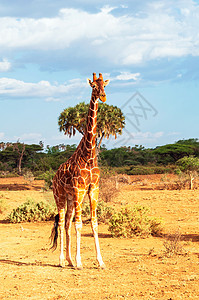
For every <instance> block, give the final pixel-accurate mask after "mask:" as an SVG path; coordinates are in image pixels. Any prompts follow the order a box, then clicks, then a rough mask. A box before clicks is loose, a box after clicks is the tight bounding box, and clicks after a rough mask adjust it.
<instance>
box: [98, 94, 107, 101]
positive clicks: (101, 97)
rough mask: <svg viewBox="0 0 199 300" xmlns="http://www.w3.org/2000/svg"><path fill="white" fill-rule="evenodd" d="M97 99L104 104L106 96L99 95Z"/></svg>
mask: <svg viewBox="0 0 199 300" xmlns="http://www.w3.org/2000/svg"><path fill="white" fill-rule="evenodd" d="M99 98H100V100H101V101H102V102H106V94H101V95H100V97H99Z"/></svg>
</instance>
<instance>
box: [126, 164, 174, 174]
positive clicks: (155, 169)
mask: <svg viewBox="0 0 199 300" xmlns="http://www.w3.org/2000/svg"><path fill="white" fill-rule="evenodd" d="M172 171H173V169H172V168H171V167H169V166H167V167H165V166H155V165H148V166H142V165H140V166H135V167H132V168H131V169H130V170H128V171H127V174H128V175H151V174H164V173H172Z"/></svg>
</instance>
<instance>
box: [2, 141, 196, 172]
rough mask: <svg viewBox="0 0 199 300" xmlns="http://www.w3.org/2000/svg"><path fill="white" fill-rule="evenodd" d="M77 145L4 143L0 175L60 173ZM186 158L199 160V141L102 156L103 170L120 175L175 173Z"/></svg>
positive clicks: (122, 150)
mask: <svg viewBox="0 0 199 300" xmlns="http://www.w3.org/2000/svg"><path fill="white" fill-rule="evenodd" d="M76 147H77V146H76V145H64V144H60V145H57V146H47V147H45V148H44V145H43V143H42V142H40V143H39V144H32V145H28V144H24V143H20V142H19V141H18V142H16V143H3V142H2V143H0V172H1V173H2V172H3V173H17V174H19V175H21V174H23V173H24V172H25V171H27V170H30V171H31V172H32V173H33V174H34V176H37V175H38V174H41V173H44V172H46V171H50V170H53V171H55V170H57V168H58V167H59V165H60V164H61V163H63V162H65V161H66V160H67V159H68V158H69V157H70V156H71V155H72V154H73V153H74V151H75V149H76ZM184 157H196V158H199V140H198V139H187V140H179V141H177V142H175V143H173V144H167V145H164V146H159V147H155V148H145V147H143V146H141V145H135V146H133V147H130V146H129V147H119V148H114V149H110V150H109V149H106V147H105V145H102V146H101V147H100V152H99V155H98V160H99V165H100V167H101V168H109V169H110V168H112V169H114V170H115V171H116V172H118V173H126V174H152V173H164V172H172V170H173V169H174V166H175V165H176V163H177V162H178V161H179V160H180V159H182V158H184Z"/></svg>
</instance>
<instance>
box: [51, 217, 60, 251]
mask: <svg viewBox="0 0 199 300" xmlns="http://www.w3.org/2000/svg"><path fill="white" fill-rule="evenodd" d="M58 223H59V215H58V214H57V215H56V216H55V223H54V226H53V229H52V231H51V236H50V243H51V244H52V247H51V248H50V249H52V250H53V251H55V250H56V248H57V238H58V225H59V224H58Z"/></svg>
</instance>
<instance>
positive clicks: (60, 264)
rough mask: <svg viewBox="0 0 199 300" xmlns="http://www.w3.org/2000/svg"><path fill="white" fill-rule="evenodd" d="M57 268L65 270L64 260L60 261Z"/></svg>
mask: <svg viewBox="0 0 199 300" xmlns="http://www.w3.org/2000/svg"><path fill="white" fill-rule="evenodd" d="M59 266H60V267H61V268H65V261H64V260H62V261H60V263H59Z"/></svg>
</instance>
